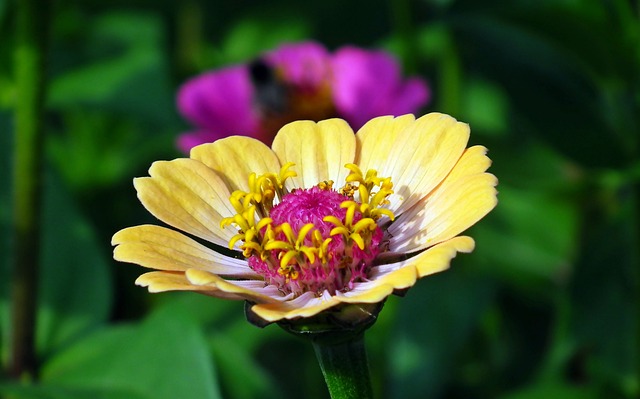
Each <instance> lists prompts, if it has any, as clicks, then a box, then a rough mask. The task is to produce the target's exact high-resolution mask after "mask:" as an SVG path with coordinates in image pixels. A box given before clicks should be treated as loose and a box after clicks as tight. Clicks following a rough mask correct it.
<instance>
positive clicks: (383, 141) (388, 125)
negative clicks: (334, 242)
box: [356, 114, 416, 173]
mask: <svg viewBox="0 0 640 399" xmlns="http://www.w3.org/2000/svg"><path fill="white" fill-rule="evenodd" d="M415 120H416V118H415V117H414V116H413V115H411V114H407V115H402V116H399V117H396V118H394V117H393V116H380V117H378V118H373V119H371V120H370V121H369V122H367V123H365V125H364V126H362V127H361V128H360V130H358V133H356V141H357V143H358V149H357V152H356V163H357V164H358V165H361V166H362V167H363V168H364V169H365V170H363V171H364V172H365V173H366V171H367V169H370V168H374V169H375V168H376V167H379V166H378V164H379V160H378V159H372V156H374V155H376V154H377V153H378V152H379V151H381V149H387V150H390V149H391V148H393V146H394V145H396V144H397V142H398V139H397V138H398V135H399V134H400V132H402V131H403V130H405V129H406V128H407V127H408V126H410V125H411V124H412V123H414V122H415Z"/></svg>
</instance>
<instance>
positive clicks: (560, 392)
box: [501, 385, 601, 399]
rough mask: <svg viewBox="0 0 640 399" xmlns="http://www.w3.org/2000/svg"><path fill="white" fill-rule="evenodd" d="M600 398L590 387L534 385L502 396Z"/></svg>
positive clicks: (517, 398) (521, 398) (516, 398)
mask: <svg viewBox="0 0 640 399" xmlns="http://www.w3.org/2000/svg"><path fill="white" fill-rule="evenodd" d="M600 397H601V396H598V393H597V391H596V390H594V389H592V388H589V387H573V386H568V385H552V386H537V385H534V386H532V387H529V388H525V389H523V390H521V391H519V392H516V393H512V394H508V395H504V396H501V399H541V398H544V399H597V398H600Z"/></svg>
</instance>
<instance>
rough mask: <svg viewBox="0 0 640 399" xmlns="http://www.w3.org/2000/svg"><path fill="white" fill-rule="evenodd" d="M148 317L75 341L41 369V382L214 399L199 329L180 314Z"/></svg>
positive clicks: (161, 398) (155, 397) (154, 398)
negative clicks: (133, 323) (139, 321)
mask: <svg viewBox="0 0 640 399" xmlns="http://www.w3.org/2000/svg"><path fill="white" fill-rule="evenodd" d="M169 316H170V315H167V314H158V315H152V316H151V317H149V318H148V319H147V320H145V321H144V322H142V323H141V324H138V325H126V326H116V327H111V328H108V329H104V330H103V331H100V332H97V333H96V334H93V335H92V336H90V337H88V338H86V339H84V340H82V341H79V342H78V343H77V344H75V345H74V346H72V347H70V348H69V349H68V350H66V351H65V352H62V353H60V354H59V355H58V356H56V357H55V358H53V359H52V360H51V361H50V362H48V363H47V364H45V365H44V367H43V370H42V383H43V384H51V385H55V386H59V387H65V388H69V389H92V390H108V389H119V390H128V391H130V392H133V393H135V394H137V395H139V396H140V397H141V398H149V399H175V398H181V399H191V398H193V399H206V398H219V397H220V394H219V392H218V388H217V382H216V379H215V376H214V367H213V363H212V360H211V357H210V355H209V351H208V349H207V345H206V342H205V341H204V338H203V337H202V334H201V332H200V330H199V329H198V328H197V327H196V326H195V325H194V324H193V322H191V321H190V320H189V318H188V317H184V316H182V315H180V314H175V315H172V317H169Z"/></svg>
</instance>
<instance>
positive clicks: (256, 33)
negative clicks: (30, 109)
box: [0, 0, 640, 399]
mask: <svg viewBox="0 0 640 399" xmlns="http://www.w3.org/2000/svg"><path fill="white" fill-rule="evenodd" d="M14 12H15V4H14V3H13V2H11V1H7V0H0V131H1V133H2V134H0V152H1V153H0V178H1V182H2V184H1V185H0V221H1V222H2V230H1V232H2V235H1V236H0V245H1V247H0V254H2V257H1V259H2V263H0V310H1V312H2V318H1V319H0V320H1V323H2V324H1V325H0V326H1V327H2V329H1V332H2V334H1V335H0V339H1V340H2V341H1V344H2V354H3V361H6V358H7V334H8V329H9V328H10V326H9V324H8V313H7V312H8V306H9V304H8V289H9V282H8V270H7V269H8V264H9V262H8V260H9V256H10V254H9V248H10V245H9V244H10V238H9V237H8V234H7V231H8V226H9V223H10V221H11V207H10V198H11V197H10V192H9V189H10V185H9V184H10V179H11V173H10V171H11V165H12V164H11V162H12V156H11V149H12V140H13V139H12V134H13V114H12V108H13V104H14V100H15V97H16V94H17V93H16V92H15V82H14V75H15V74H14V71H13V64H12V57H13V50H14V46H13V45H14V33H13V32H14V26H13V25H14V24H13V22H14V16H13V14H14ZM639 17H640V6H639V5H638V2H637V1H622V0H619V1H615V0H611V1H589V0H573V1H569V0H563V1H560V0H548V1H543V0H542V1H524V0H523V1H513V0H512V1H497V0H491V1H470V0H467V1H453V0H450V1H447V0H432V1H427V0H423V1H418V0H415V1H409V0H396V1H391V0H390V1H387V2H382V1H362V0H358V1H341V0H340V1H338V0H326V1H323V2H316V3H309V4H305V5H304V6H302V5H301V4H300V2H298V1H272V2H268V4H267V2H264V1H237V2H222V1H211V2H204V1H196V0H188V1H183V2H173V1H161V2H155V1H147V0H128V1H112V2H105V1H95V0H94V1H58V2H56V3H55V7H54V15H53V16H52V18H53V28H52V33H51V37H50V54H49V60H50V64H49V72H48V77H49V83H50V91H49V94H48V97H47V102H46V104H47V105H46V120H45V125H46V129H47V136H46V143H45V144H46V145H45V147H46V161H45V165H46V167H45V169H46V171H45V177H46V179H45V183H46V184H45V190H44V212H43V218H42V223H43V243H42V248H41V253H42V257H43V259H42V265H41V266H42V276H41V277H42V278H41V281H40V289H39V290H38V292H37V294H38V301H39V302H38V303H39V311H38V329H37V352H38V356H39V359H40V362H41V376H40V380H39V381H37V382H32V383H22V384H21V383H17V382H11V381H10V380H8V379H7V378H6V377H2V376H0V396H2V395H5V396H8V397H12V398H29V399H32V398H33V399H41V398H47V399H50V398H71V399H80V398H82V399H84V398H109V399H111V398H114V399H115V398H117V399H120V398H123V399H128V398H135V399H161V398H167V399H175V398H183V399H190V398H194V399H200V398H217V397H224V398H257V397H260V398H283V397H286V398H301V397H305V398H326V397H327V396H328V394H326V393H325V392H326V390H325V388H324V386H323V385H324V382H323V380H322V376H321V373H320V370H319V367H318V365H317V363H316V361H315V358H314V356H313V351H312V348H311V347H310V346H309V345H307V343H305V342H302V341H298V340H297V339H295V338H293V337H290V336H289V335H287V334H286V333H285V332H283V331H281V330H280V329H279V328H278V327H276V326H270V327H267V328H266V329H264V330H260V329H258V328H256V327H253V326H252V325H250V324H248V323H247V322H246V321H245V320H244V316H243V306H242V303H240V302H226V301H222V300H216V299H211V298H207V297H203V296H199V295H197V294H191V293H183V294H176V293H166V294H159V295H150V294H148V293H147V292H146V290H144V289H142V288H139V287H135V286H134V285H133V281H134V279H135V278H136V276H137V275H139V274H140V273H141V272H142V269H141V268H138V267H135V266H132V265H126V264H118V263H116V262H114V261H113V260H112V259H111V247H110V244H109V243H110V238H111V235H112V234H113V233H114V232H116V231H117V230H119V229H120V228H123V227H126V226H131V225H136V224H140V223H144V222H153V218H152V217H151V216H150V215H148V214H147V212H146V211H145V210H144V209H143V207H142V206H141V205H140V204H139V203H138V201H137V199H136V195H135V191H134V189H133V186H132V184H131V180H132V178H133V177H135V176H143V175H146V173H147V172H146V170H147V168H148V167H149V165H150V164H151V162H152V161H154V160H157V159H171V158H174V157H177V156H180V154H179V153H178V152H177V150H176V149H175V147H174V140H175V138H176V136H177V134H178V133H180V132H181V131H184V130H185V129H186V128H187V127H188V125H187V124H186V122H185V121H184V120H182V119H181V118H180V117H179V116H178V115H177V112H176V110H175V105H174V104H175V92H176V88H177V87H178V86H179V85H180V83H181V82H184V81H185V80H186V79H187V78H188V77H189V76H193V75H194V74H196V73H198V72H201V71H204V70H207V69H211V68H215V67H219V66H223V65H227V64H230V63H236V62H242V61H245V60H247V59H249V58H251V57H253V56H255V55H257V54H258V53H260V52H261V51H264V50H266V49H270V48H272V47H274V46H277V45H278V44H279V43H282V42H286V41H296V40H303V39H315V40H318V41H321V42H322V43H324V44H325V45H327V46H328V47H329V48H330V49H335V48H337V47H339V46H341V45H344V44H356V45H359V46H363V47H369V48H373V47H382V48H386V49H388V50H390V51H392V52H393V53H395V54H396V55H397V56H398V57H399V58H400V59H401V60H402V62H403V65H404V69H405V71H406V73H407V74H419V75H421V76H423V77H424V78H426V79H427V80H428V81H429V83H430V85H431V88H432V90H433V101H432V102H431V103H430V104H429V106H428V107H426V108H425V109H424V110H423V112H428V111H440V112H446V113H450V114H452V115H453V116H455V117H456V118H457V119H459V120H462V121H465V122H468V123H470V124H471V128H472V137H471V142H472V144H483V145H485V146H487V147H488V148H489V149H490V153H489V155H490V157H491V158H492V159H493V161H494V163H493V166H492V168H491V171H492V172H493V173H494V174H495V175H496V176H498V178H499V180H500V185H499V187H498V189H499V191H500V194H499V200H500V203H499V205H498V207H497V208H496V209H495V210H494V211H493V212H492V213H491V214H490V215H489V216H487V217H486V218H485V219H484V220H482V221H481V222H480V223H479V224H478V225H477V226H475V227H473V228H472V229H471V230H470V231H469V234H470V235H472V236H473V237H474V238H475V239H476V242H477V249H476V251H475V252H474V253H473V254H471V255H460V256H459V257H458V258H456V259H455V260H454V262H453V266H452V268H451V269H450V270H449V271H447V272H444V273H441V274H439V275H436V276H433V277H428V278H425V279H423V280H422V281H419V282H418V283H417V284H416V286H415V287H414V288H412V289H411V290H410V291H409V292H408V294H407V295H406V297H404V298H396V297H394V298H391V299H390V300H389V301H388V302H387V305H386V306H385V309H384V310H383V312H382V313H381V317H380V320H379V322H378V323H377V325H375V326H374V327H373V328H372V329H371V330H370V331H369V333H368V336H367V345H368V348H369V354H370V359H371V366H372V373H373V379H374V384H375V387H374V388H375V391H376V393H377V396H378V397H380V398H504V399H530V398H532V399H533V398H551V399H554V398H558V399H567V398H568V399H572V398H576V399H577V398H581V399H582V398H635V397H637V396H638V395H639V394H640V386H639V384H638V377H637V371H638V367H637V365H638V363H637V362H638V310H637V295H638V267H639V264H640V260H639V257H638V248H639V247H640V239H639V232H638V220H639V217H640V207H639V203H640V199H639V198H638V194H639V193H638V189H639V187H640V184H639V182H640V156H639V140H640V106H639V104H640V23H639Z"/></svg>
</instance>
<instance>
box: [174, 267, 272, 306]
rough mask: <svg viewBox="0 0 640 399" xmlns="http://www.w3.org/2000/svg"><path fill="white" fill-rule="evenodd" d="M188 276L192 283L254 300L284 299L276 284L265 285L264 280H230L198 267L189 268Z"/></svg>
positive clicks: (259, 301)
mask: <svg viewBox="0 0 640 399" xmlns="http://www.w3.org/2000/svg"><path fill="white" fill-rule="evenodd" d="M186 276H187V280H189V282H190V283H191V284H194V285H198V286H207V287H211V288H215V289H216V290H218V291H221V292H223V293H226V294H228V295H229V296H233V297H237V298H242V299H246V300H249V301H252V302H258V303H269V302H277V301H280V300H283V299H284V297H283V295H282V294H281V293H280V292H279V291H278V289H277V288H276V287H275V286H267V287H265V286H264V282H262V281H257V280H253V281H251V280H245V281H242V280H238V281H232V280H231V281H230V280H225V279H223V278H222V277H220V276H217V275H215V274H213V273H209V272H206V271H204V270H197V269H189V270H187V271H186ZM247 283H248V284H247ZM243 285H244V286H243ZM247 287H249V288H247Z"/></svg>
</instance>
